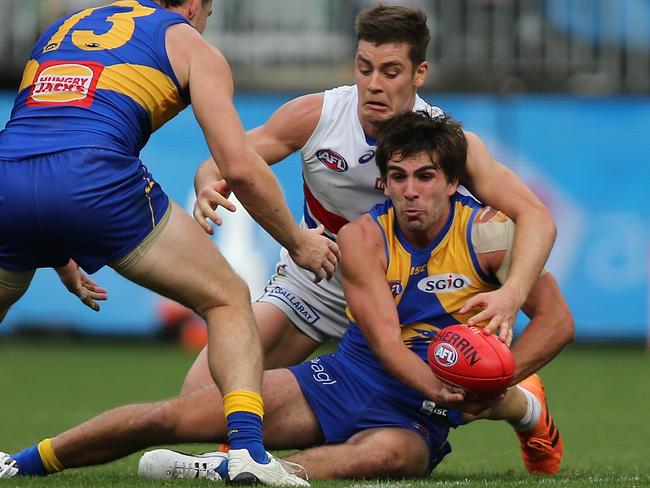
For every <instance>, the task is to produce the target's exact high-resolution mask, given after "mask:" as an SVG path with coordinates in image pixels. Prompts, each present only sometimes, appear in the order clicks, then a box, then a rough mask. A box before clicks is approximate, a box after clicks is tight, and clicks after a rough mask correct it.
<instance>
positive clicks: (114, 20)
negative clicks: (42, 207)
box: [0, 0, 189, 159]
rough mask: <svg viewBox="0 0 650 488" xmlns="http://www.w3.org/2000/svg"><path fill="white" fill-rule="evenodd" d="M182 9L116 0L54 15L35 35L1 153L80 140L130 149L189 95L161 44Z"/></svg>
mask: <svg viewBox="0 0 650 488" xmlns="http://www.w3.org/2000/svg"><path fill="white" fill-rule="evenodd" d="M180 23H186V24H189V22H188V20H187V19H185V18H184V17H182V16H181V15H179V14H177V13H174V12H171V11H168V10H166V9H164V8H162V7H161V6H159V5H158V4H156V3H154V2H152V1H149V0H139V1H136V0H120V1H118V2H114V3H112V4H109V5H105V6H102V7H95V8H88V9H85V10H82V11H79V12H77V13H75V14H72V15H70V16H68V17H65V18H63V19H60V20H59V21H57V22H55V23H54V24H52V25H51V26H50V27H48V28H47V29H46V31H45V32H44V33H43V35H42V36H41V38H40V39H39V40H38V41H37V42H36V44H35V46H34V49H33V51H32V54H31V59H30V61H29V62H28V63H27V66H26V68H25V71H24V73H23V78H22V81H21V84H20V88H19V93H18V95H17V97H16V101H15V103H14V109H13V111H12V117H11V120H10V121H9V123H8V124H7V128H6V129H5V131H3V132H2V133H0V143H1V144H0V147H1V148H2V149H0V158H5V159H19V158H21V157H28V156H33V155H38V154H43V153H49V152H55V151H60V150H65V149H71V148H79V147H102V148H107V149H114V150H116V151H119V152H122V153H126V154H133V155H137V154H138V153H139V151H140V150H141V149H142V147H143V146H144V144H146V142H147V140H148V139H149V137H150V135H151V133H152V132H153V131H155V130H156V129H158V128H159V127H160V126H162V125H163V124H165V123H166V122H167V121H169V120H170V119H171V118H173V117H174V116H175V115H176V114H178V112H180V111H181V110H182V109H184V108H185V107H186V106H187V105H188V103H189V99H188V98H187V96H186V95H185V94H184V92H183V90H182V88H181V86H180V84H179V82H178V80H177V78H176V76H175V75H174V72H173V70H172V67H171V64H170V62H169V58H168V56H167V51H166V48H165V33H166V31H167V28H168V27H169V26H171V25H175V24H180Z"/></svg>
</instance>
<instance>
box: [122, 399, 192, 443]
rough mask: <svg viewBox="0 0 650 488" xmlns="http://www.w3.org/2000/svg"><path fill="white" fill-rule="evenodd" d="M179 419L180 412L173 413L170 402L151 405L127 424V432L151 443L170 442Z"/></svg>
mask: <svg viewBox="0 0 650 488" xmlns="http://www.w3.org/2000/svg"><path fill="white" fill-rule="evenodd" d="M180 418H182V416H181V415H180V412H175V411H174V409H173V408H171V404H170V402H167V401H162V402H157V403H152V404H150V407H149V408H148V409H147V410H146V411H145V412H143V413H142V414H141V415H139V416H138V417H137V418H135V419H132V420H131V421H130V422H129V424H130V425H129V430H131V431H132V432H136V433H137V434H138V436H141V437H142V438H144V439H148V440H151V441H157V442H172V441H173V440H174V433H175V432H176V430H177V428H178V421H179V419H180Z"/></svg>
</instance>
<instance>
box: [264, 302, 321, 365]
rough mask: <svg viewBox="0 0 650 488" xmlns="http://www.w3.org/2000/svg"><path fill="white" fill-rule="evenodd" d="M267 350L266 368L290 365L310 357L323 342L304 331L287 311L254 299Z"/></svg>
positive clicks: (265, 350)
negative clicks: (294, 322) (288, 315)
mask: <svg viewBox="0 0 650 488" xmlns="http://www.w3.org/2000/svg"><path fill="white" fill-rule="evenodd" d="M253 313H254V314H255V321H256V322H257V329H258V330H259V334H260V341H261V342H262V348H263V350H264V369H276V368H286V367H287V366H293V365H295V364H298V363H300V362H302V361H304V360H305V359H307V358H308V357H309V355H310V354H312V353H313V352H314V351H315V350H316V349H318V346H320V342H318V341H315V340H314V339H312V338H311V337H309V336H308V335H306V334H304V333H302V332H301V331H300V330H299V329H298V328H297V327H296V326H295V325H294V324H293V322H292V321H291V320H290V319H289V317H287V315H286V314H285V313H284V312H283V311H282V310H280V309H279V308H278V307H276V306H275V305H273V304H272V303H268V302H255V303H253Z"/></svg>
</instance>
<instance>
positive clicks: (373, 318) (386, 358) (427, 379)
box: [338, 215, 463, 406]
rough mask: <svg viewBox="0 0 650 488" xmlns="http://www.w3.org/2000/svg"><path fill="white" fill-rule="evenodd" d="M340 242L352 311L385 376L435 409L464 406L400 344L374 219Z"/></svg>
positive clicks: (349, 228) (357, 224) (348, 229)
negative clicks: (402, 385)
mask: <svg viewBox="0 0 650 488" xmlns="http://www.w3.org/2000/svg"><path fill="white" fill-rule="evenodd" d="M338 242H339V245H340V246H341V251H342V256H343V258H342V260H341V269H342V273H343V290H344V292H345V297H346V301H347V303H348V307H349V308H350V312H351V313H352V315H353V317H354V319H355V321H356V323H357V324H359V327H360V328H361V331H362V332H363V335H364V337H365V338H366V340H367V341H368V344H369V346H370V348H371V349H372V351H373V352H374V353H375V355H376V356H377V358H378V359H379V361H380V362H381V363H382V365H383V366H384V367H385V368H386V371H388V372H389V373H390V374H391V375H392V376H394V377H395V378H397V379H398V380H400V381H401V382H402V383H404V384H405V385H408V386H410V387H411V388H415V389H417V390H418V391H420V392H422V394H423V395H424V396H425V397H426V398H429V399H431V400H433V401H435V402H436V403H440V404H442V405H447V406H451V405H453V404H456V403H458V402H461V401H462V400H463V395H462V394H459V393H453V392H452V391H450V390H449V389H448V388H447V387H445V386H444V385H443V384H442V383H441V382H440V381H439V380H438V379H437V378H436V376H435V375H434V374H433V372H432V371H431V369H430V368H429V366H428V365H427V364H426V363H425V362H424V361H422V359H420V358H419V357H418V356H417V355H416V354H415V353H413V352H412V351H411V350H409V349H408V348H407V347H406V346H405V345H404V342H403V341H402V338H401V336H400V331H401V327H400V323H399V318H398V315H397V309H396V308H395V302H394V299H393V296H392V294H391V292H390V289H389V287H388V286H387V284H386V266H387V262H386V253H385V249H384V241H383V237H382V236H381V233H380V231H379V228H378V227H377V225H376V224H375V223H374V222H373V221H372V219H371V217H369V216H368V215H364V216H362V217H360V218H359V219H357V220H355V221H354V222H352V223H350V224H347V225H346V226H344V227H343V228H342V229H341V230H340V231H339V234H338Z"/></svg>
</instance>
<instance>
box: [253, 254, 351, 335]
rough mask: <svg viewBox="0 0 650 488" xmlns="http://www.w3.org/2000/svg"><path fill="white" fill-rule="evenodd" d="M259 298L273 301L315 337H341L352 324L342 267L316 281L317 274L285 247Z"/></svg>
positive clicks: (297, 324)
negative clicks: (349, 321)
mask: <svg viewBox="0 0 650 488" xmlns="http://www.w3.org/2000/svg"><path fill="white" fill-rule="evenodd" d="M257 301H258V302H268V303H272V304H273V305H275V306H276V307H278V308H279V309H280V310H282V311H283V312H284V313H285V315H286V316H287V317H289V319H290V320H291V322H293V324H294V325H295V326H296V327H297V328H298V329H300V330H301V331H302V332H304V333H305V334H307V335H308V336H309V337H311V338H312V339H314V340H316V341H318V342H321V343H324V342H326V341H327V340H328V339H336V340H338V339H340V338H341V337H342V336H343V333H344V332H345V331H346V329H347V327H348V318H347V316H346V315H345V307H346V304H345V298H344V297H343V286H342V283H341V273H340V268H339V266H337V268H336V273H335V274H334V276H333V277H332V279H331V280H325V279H324V280H321V281H320V283H314V274H313V273H312V272H310V271H307V270H305V269H303V268H301V267H300V266H298V265H297V264H296V263H295V262H294V261H293V259H291V257H290V256H289V252H288V251H287V250H286V249H284V248H282V250H281V251H280V261H279V262H278V264H277V266H276V271H275V274H274V275H273V276H272V277H271V280H270V281H269V284H268V285H267V286H266V288H265V289H264V293H263V294H262V296H261V297H260V298H258V299H257Z"/></svg>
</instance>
